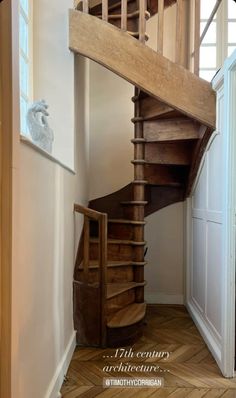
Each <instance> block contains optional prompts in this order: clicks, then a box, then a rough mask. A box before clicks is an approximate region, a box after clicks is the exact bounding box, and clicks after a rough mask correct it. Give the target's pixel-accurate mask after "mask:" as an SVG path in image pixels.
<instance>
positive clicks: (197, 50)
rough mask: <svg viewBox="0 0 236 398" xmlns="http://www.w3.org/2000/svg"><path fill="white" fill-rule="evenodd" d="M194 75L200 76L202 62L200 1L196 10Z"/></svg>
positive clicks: (197, 2) (196, 1)
mask: <svg viewBox="0 0 236 398" xmlns="http://www.w3.org/2000/svg"><path fill="white" fill-rule="evenodd" d="M194 11H195V12H194V68H193V69H194V73H195V75H199V60H200V0H195V10H194Z"/></svg>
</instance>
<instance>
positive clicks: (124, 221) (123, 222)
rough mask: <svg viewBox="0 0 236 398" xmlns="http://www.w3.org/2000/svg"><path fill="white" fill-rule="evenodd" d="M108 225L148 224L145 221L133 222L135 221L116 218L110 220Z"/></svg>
mask: <svg viewBox="0 0 236 398" xmlns="http://www.w3.org/2000/svg"><path fill="white" fill-rule="evenodd" d="M108 223H114V224H115V223H117V224H132V225H145V224H146V222H145V221H133V220H127V219H122V218H120V219H115V218H113V219H112V218H111V219H109V220H108Z"/></svg>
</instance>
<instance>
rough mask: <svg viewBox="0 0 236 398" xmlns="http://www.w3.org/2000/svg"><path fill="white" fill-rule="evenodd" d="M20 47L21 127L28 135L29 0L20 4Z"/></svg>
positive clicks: (29, 91)
mask: <svg viewBox="0 0 236 398" xmlns="http://www.w3.org/2000/svg"><path fill="white" fill-rule="evenodd" d="M19 26H20V35H19V47H20V129H21V134H23V135H26V136H28V135H29V132H28V128H27V123H26V114H27V111H28V107H29V103H30V97H31V82H30V75H31V74H30V68H31V62H32V60H31V54H30V52H31V51H30V4H29V0H20V5H19Z"/></svg>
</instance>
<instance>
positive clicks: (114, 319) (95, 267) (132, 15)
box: [70, 0, 216, 346]
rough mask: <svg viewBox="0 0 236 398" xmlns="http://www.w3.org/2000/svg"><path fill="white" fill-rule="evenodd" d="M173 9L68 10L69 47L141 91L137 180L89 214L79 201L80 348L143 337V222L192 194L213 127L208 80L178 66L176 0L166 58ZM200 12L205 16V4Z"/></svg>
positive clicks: (127, 4) (126, 5) (133, 5)
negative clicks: (151, 38)
mask: <svg viewBox="0 0 236 398" xmlns="http://www.w3.org/2000/svg"><path fill="white" fill-rule="evenodd" d="M172 3H175V1H170V0H169V1H164V0H150V1H148V3H147V7H146V3H145V1H144V0H139V1H136V0H121V1H120V0H112V1H109V2H108V1H107V0H103V1H102V4H101V1H99V0H92V1H90V3H88V1H87V0H84V1H83V2H79V3H78V4H77V6H76V10H70V49H71V50H72V51H74V52H75V53H79V54H82V55H84V56H86V57H89V58H90V59H93V60H94V61H96V62H98V63H100V64H101V65H103V66H104V67H106V68H108V69H110V70H112V71H113V72H114V73H116V74H118V75H119V76H121V77H123V78H124V79H126V80H127V81H129V82H131V83H133V85H134V86H135V94H134V97H133V98H132V101H133V102H134V118H133V119H132V122H133V123H134V139H133V140H132V143H133V144H134V158H133V160H132V163H133V165H134V179H133V181H132V182H130V184H129V185H127V186H126V187H124V188H122V189H121V190H119V191H118V192H115V193H111V194H110V195H108V196H106V197H103V198H99V199H96V200H93V201H92V202H90V204H89V207H88V208H85V207H83V206H80V205H75V211H77V212H79V213H81V214H83V215H84V229H83V233H82V237H81V240H80V244H79V248H78V253H77V259H76V265H75V273H74V321H75V328H76V330H77V341H78V343H79V344H82V345H91V346H119V345H124V344H125V343H129V342H131V341H132V340H134V339H135V338H136V337H137V336H138V335H139V334H140V333H141V332H142V325H143V320H144V318H145V312H146V304H145V301H144V286H145V280H144V267H145V265H146V262H145V245H146V242H145V239H144V226H145V216H146V215H148V214H151V213H152V212H154V211H157V210H158V209H161V208H163V207H165V206H168V205H169V204H172V203H175V202H178V201H182V200H184V199H185V198H186V197H187V196H188V195H189V194H190V192H191V188H192V185H193V182H194V179H195V177H196V174H197V172H198V168H199V164H200V161H201V158H202V155H203V153H204V150H205V148H206V145H207V142H208V140H209V138H210V136H211V134H212V132H213V130H214V128H215V112H216V110H215V93H214V92H213V90H212V89H211V86H210V84H209V83H207V82H205V81H203V80H201V79H199V77H198V76H196V75H195V74H193V73H191V72H190V71H188V70H187V69H186V68H184V67H183V66H181V65H179V63H181V56H180V55H181V31H182V29H181V26H182V25H181V23H182V20H181V16H182V7H183V1H180V0H177V22H178V24H179V25H178V24H177V38H176V46H177V58H178V59H176V61H178V62H175V63H174V62H171V61H169V60H168V59H166V58H165V57H163V55H162V52H163V23H164V8H165V7H168V6H170V5H172ZM157 11H158V18H159V23H158V50H159V51H158V52H155V51H153V50H151V49H150V48H148V47H147V46H145V45H144V44H145V41H146V40H147V39H148V37H147V34H146V32H145V30H146V29H145V23H146V20H147V19H148V18H149V17H150V16H151V15H153V14H155V13H156V12H157ZM195 13H196V15H198V18H199V1H198V0H196V10H195ZM108 22H109V23H108ZM178 26H179V29H178ZM198 29H199V26H198V28H197V27H196V29H195V31H196V32H197V33H196V32H195V39H196V40H197V37H198V36H199V34H198V33H199V30H198ZM135 39H139V40H135ZM195 44H196V48H195V71H196V65H197V63H198V51H197V42H196V43H195ZM198 44H199V43H198Z"/></svg>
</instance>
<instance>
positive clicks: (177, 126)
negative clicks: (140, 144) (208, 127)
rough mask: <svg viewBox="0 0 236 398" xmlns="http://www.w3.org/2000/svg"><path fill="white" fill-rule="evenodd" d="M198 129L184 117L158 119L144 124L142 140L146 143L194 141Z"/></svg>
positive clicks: (195, 124)
mask: <svg viewBox="0 0 236 398" xmlns="http://www.w3.org/2000/svg"><path fill="white" fill-rule="evenodd" d="M199 129H200V125H199V123H195V122H194V121H193V120H191V119H189V118H186V117H181V118H180V117H178V118H173V119H160V120H158V121H148V122H145V123H144V138H145V139H146V142H161V141H179V140H182V141H184V140H196V139H199V138H200V137H199Z"/></svg>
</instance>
